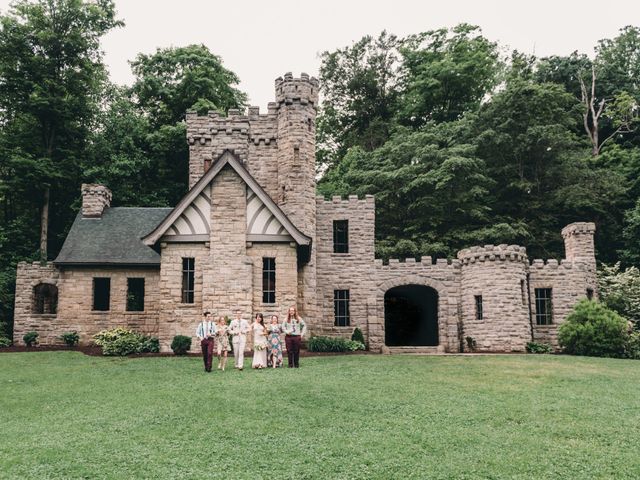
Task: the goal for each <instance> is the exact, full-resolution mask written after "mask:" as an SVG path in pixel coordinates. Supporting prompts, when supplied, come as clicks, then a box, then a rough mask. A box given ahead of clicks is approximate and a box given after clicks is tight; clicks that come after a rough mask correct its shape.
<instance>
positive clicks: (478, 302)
mask: <svg viewBox="0 0 640 480" xmlns="http://www.w3.org/2000/svg"><path fill="white" fill-rule="evenodd" d="M473 299H474V301H475V305H476V320H480V321H481V320H484V312H483V311H482V295H474V296H473Z"/></svg>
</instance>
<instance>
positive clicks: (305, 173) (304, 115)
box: [275, 73, 318, 236]
mask: <svg viewBox="0 0 640 480" xmlns="http://www.w3.org/2000/svg"><path fill="white" fill-rule="evenodd" d="M275 86H276V104H277V106H278V198H277V199H276V201H277V202H278V205H279V206H280V208H282V210H283V211H284V212H285V213H286V214H287V216H288V217H289V218H290V219H291V221H292V222H293V223H294V224H295V225H296V226H297V227H298V228H299V229H300V230H302V232H304V233H305V234H307V235H310V236H315V217H316V214H315V209H316V180H315V163H316V162H315V154H316V113H317V108H318V80H316V79H315V78H309V75H307V74H306V73H303V74H301V75H300V78H293V76H292V75H291V73H287V74H285V76H284V78H281V77H280V78H277V79H276V82H275Z"/></svg>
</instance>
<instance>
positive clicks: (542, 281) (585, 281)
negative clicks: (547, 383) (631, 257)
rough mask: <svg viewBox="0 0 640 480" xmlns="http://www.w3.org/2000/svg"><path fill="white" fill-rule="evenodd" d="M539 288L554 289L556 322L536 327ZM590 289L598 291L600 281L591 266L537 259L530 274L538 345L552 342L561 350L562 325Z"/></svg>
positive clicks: (530, 294)
mask: <svg viewBox="0 0 640 480" xmlns="http://www.w3.org/2000/svg"><path fill="white" fill-rule="evenodd" d="M536 288H551V289H552V311H553V320H552V321H553V323H552V324H551V325H537V324H536V317H535V314H536V304H535V289H536ZM588 288H590V289H593V291H594V292H595V289H596V281H595V277H594V276H593V275H592V272H591V268H590V265H588V264H585V263H582V262H571V261H569V260H562V261H561V262H558V261H557V260H547V261H546V262H545V261H544V260H540V259H536V260H534V261H533V262H532V264H531V267H530V274H529V296H530V299H531V314H532V324H533V339H534V340H535V341H537V342H544V343H550V344H551V345H553V346H554V347H555V348H558V337H557V335H558V326H560V325H561V324H562V323H563V322H564V320H565V319H566V318H567V315H569V313H570V312H571V310H572V309H573V306H574V305H575V304H576V303H577V302H578V301H580V300H582V299H583V298H586V296H587V289H588Z"/></svg>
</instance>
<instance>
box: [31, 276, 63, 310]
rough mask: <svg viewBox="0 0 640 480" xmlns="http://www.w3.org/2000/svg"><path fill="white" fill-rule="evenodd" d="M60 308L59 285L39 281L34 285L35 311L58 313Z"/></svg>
mask: <svg viewBox="0 0 640 480" xmlns="http://www.w3.org/2000/svg"><path fill="white" fill-rule="evenodd" d="M57 309H58V287H56V286H55V285H52V284H50V283H39V284H38V285H36V286H35V287H33V313H36V314H53V315H55V314H56V311H57Z"/></svg>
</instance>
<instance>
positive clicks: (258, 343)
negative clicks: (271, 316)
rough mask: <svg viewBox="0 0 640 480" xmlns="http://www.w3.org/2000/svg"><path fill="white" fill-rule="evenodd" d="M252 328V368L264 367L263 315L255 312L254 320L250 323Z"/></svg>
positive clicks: (265, 339) (265, 347)
mask: <svg viewBox="0 0 640 480" xmlns="http://www.w3.org/2000/svg"><path fill="white" fill-rule="evenodd" d="M251 328H252V329H253V362H251V366H252V367H253V368H266V366H267V329H266V328H265V326H264V317H263V316H262V314H261V313H258V314H256V318H255V321H254V322H253V325H251Z"/></svg>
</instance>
